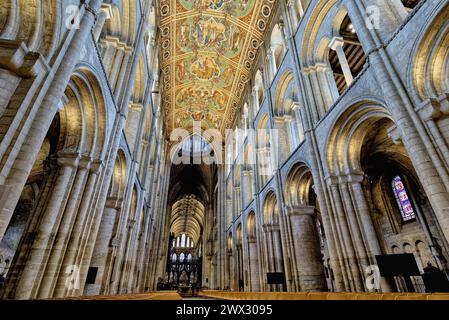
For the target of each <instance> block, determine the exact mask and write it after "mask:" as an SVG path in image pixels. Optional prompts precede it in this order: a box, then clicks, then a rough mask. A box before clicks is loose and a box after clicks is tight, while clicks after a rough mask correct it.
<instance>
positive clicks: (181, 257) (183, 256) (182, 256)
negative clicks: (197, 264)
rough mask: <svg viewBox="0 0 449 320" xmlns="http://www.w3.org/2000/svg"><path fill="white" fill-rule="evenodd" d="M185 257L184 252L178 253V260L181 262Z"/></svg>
mask: <svg viewBox="0 0 449 320" xmlns="http://www.w3.org/2000/svg"><path fill="white" fill-rule="evenodd" d="M185 258H186V255H185V254H184V253H181V254H180V255H179V262H181V263H183V262H184V260H185Z"/></svg>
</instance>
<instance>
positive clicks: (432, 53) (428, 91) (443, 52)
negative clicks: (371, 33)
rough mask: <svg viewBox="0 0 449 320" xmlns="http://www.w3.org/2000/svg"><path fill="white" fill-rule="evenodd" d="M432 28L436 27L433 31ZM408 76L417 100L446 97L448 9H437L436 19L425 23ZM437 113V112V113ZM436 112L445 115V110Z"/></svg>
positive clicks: (448, 87) (448, 86)
mask: <svg viewBox="0 0 449 320" xmlns="http://www.w3.org/2000/svg"><path fill="white" fill-rule="evenodd" d="M435 25H437V26H439V27H438V28H435ZM418 39H419V40H418V41H419V43H417V44H416V46H415V48H416V49H415V50H414V54H412V55H411V56H412V57H413V61H412V66H411V68H409V70H410V72H411V81H412V84H413V87H414V88H416V90H417V95H418V98H419V99H421V100H424V99H426V98H428V97H430V98H433V97H435V98H436V97H438V96H441V95H443V94H447V93H449V5H448V4H446V5H444V6H442V7H441V8H440V9H439V12H438V14H437V15H436V17H433V18H432V19H431V20H429V21H428V23H427V28H426V29H424V31H423V32H422V33H421V35H420V36H419V37H418ZM438 111H440V110H437V112H438ZM440 112H442V113H444V114H446V115H447V114H449V108H448V107H446V108H443V110H441V111H440Z"/></svg>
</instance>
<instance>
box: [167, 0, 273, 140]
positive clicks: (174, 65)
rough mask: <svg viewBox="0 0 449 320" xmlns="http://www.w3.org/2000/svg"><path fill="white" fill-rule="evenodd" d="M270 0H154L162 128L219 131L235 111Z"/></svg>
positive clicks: (240, 102) (227, 125)
mask: <svg viewBox="0 0 449 320" xmlns="http://www.w3.org/2000/svg"><path fill="white" fill-rule="evenodd" d="M275 2H276V0H160V1H159V10H160V17H161V20H160V28H161V47H160V50H161V68H162V84H163V100H162V103H163V110H164V111H165V113H166V126H167V132H168V133H170V132H172V130H173V129H175V128H184V129H188V130H191V128H192V126H193V124H194V122H195V121H200V122H201V126H202V128H203V129H217V130H219V131H221V132H222V133H224V132H225V130H226V129H227V128H231V127H232V125H233V123H234V120H235V118H236V116H237V114H238V112H239V110H241V108H242V105H243V98H244V94H245V88H246V87H247V83H248V81H249V80H250V77H251V73H252V69H253V67H254V63H255V61H256V57H257V54H258V50H259V47H260V46H261V44H262V43H263V39H264V34H265V32H266V30H267V28H268V24H269V19H270V17H271V14H272V11H273V6H274V4H275Z"/></svg>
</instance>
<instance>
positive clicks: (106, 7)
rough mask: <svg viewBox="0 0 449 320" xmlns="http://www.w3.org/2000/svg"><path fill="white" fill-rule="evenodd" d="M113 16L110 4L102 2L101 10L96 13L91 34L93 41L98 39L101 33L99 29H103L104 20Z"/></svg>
mask: <svg viewBox="0 0 449 320" xmlns="http://www.w3.org/2000/svg"><path fill="white" fill-rule="evenodd" d="M113 16H114V13H113V12H112V6H111V4H109V3H103V4H102V5H101V10H100V11H99V12H98V15H97V22H96V23H95V26H94V30H93V34H94V39H95V41H98V39H99V38H100V35H101V30H103V27H104V24H105V22H106V20H109V19H111V18H112V17H113Z"/></svg>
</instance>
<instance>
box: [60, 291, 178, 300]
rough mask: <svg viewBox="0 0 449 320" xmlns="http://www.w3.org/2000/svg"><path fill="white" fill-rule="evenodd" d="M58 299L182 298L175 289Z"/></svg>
mask: <svg viewBox="0 0 449 320" xmlns="http://www.w3.org/2000/svg"><path fill="white" fill-rule="evenodd" d="M56 300H141V301H143V300H182V297H181V296H180V295H179V294H178V293H177V292H175V291H158V292H147V293H141V294H122V295H116V296H82V297H68V298H62V299H56Z"/></svg>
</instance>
